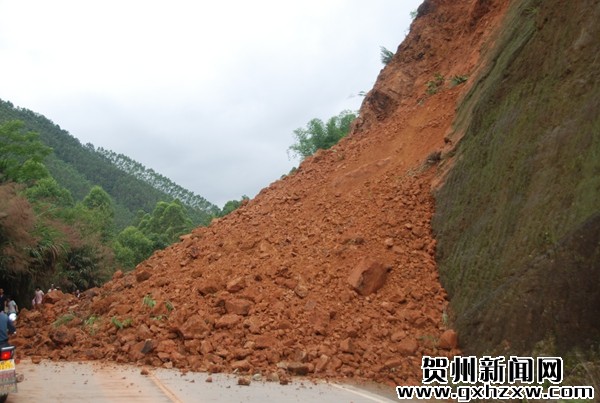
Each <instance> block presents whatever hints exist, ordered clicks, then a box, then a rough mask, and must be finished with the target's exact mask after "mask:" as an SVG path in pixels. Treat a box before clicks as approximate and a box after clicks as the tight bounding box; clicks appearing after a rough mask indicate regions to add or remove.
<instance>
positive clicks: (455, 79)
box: [450, 76, 469, 87]
mask: <svg viewBox="0 0 600 403" xmlns="http://www.w3.org/2000/svg"><path fill="white" fill-rule="evenodd" d="M468 79H469V76H452V78H450V86H452V87H456V86H457V85H460V84H463V83H465V82H467V80H468Z"/></svg>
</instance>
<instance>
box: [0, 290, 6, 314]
mask: <svg viewBox="0 0 600 403" xmlns="http://www.w3.org/2000/svg"><path fill="white" fill-rule="evenodd" d="M4 308H6V295H5V294H4V290H3V289H2V288H0V311H2V312H4V311H5V309H4Z"/></svg>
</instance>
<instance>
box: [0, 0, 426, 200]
mask: <svg viewBox="0 0 600 403" xmlns="http://www.w3.org/2000/svg"><path fill="white" fill-rule="evenodd" d="M421 1H422V0H371V1H364V0H347V1H342V0H314V1H313V0H302V1H284V0H274V1H263V0H254V1H237V0H230V1H225V0H221V1H216V0H215V1H210V2H208V1H200V0H197V1H193V0H170V1H153V0H144V1H138V0H119V1H115V0H102V1H96V0H87V1H82V0H71V1H65V0H10V1H7V0H0V66H1V73H0V98H1V99H3V100H5V101H11V102H12V103H13V104H15V105H16V106H20V107H23V108H27V109H31V110H33V111H35V112H38V113H41V114H43V115H45V116H46V117H47V118H49V119H50V120H52V121H53V122H54V123H56V124H58V125H59V126H60V127H61V128H63V129H65V130H67V131H68V132H69V133H70V134H71V135H73V136H74V137H76V138H78V139H79V140H80V141H81V142H82V143H83V144H86V143H92V144H93V145H94V146H96V147H103V148H106V149H110V150H113V151H115V152H117V153H121V154H125V155H127V156H129V157H131V158H133V159H134V160H136V161H139V162H141V163H142V164H144V165H145V166H146V167H148V168H152V169H154V170H155V171H157V172H159V173H160V174H162V175H164V176H166V177H168V178H170V179H171V180H173V181H174V182H176V183H177V184H179V185H181V186H183V187H185V188H187V189H189V190H191V191H193V192H194V193H196V194H199V195H201V196H203V197H205V198H206V199H207V200H208V201H210V202H212V203H215V204H217V205H218V206H220V207H222V206H223V204H224V203H225V202H226V201H228V200H232V199H239V198H240V197H241V196H242V195H247V196H249V197H254V196H255V195H256V194H257V193H258V192H259V191H260V190H261V189H262V188H264V187H266V186H268V185H269V184H270V183H271V182H273V181H275V180H276V179H278V178H279V177H280V176H281V175H282V174H285V173H288V172H289V170H290V169H291V168H292V167H293V166H297V165H298V161H297V160H294V159H292V160H290V159H289V157H288V154H287V149H288V147H289V146H290V145H291V144H292V143H293V142H294V137H293V134H292V133H293V131H294V129H296V128H298V127H304V126H305V125H306V123H307V122H308V121H309V120H311V119H312V118H320V119H322V120H326V119H328V118H329V117H331V116H335V115H337V114H338V113H339V112H341V111H342V110H344V109H351V110H358V108H359V107H360V103H361V101H362V99H363V98H362V97H361V96H359V95H358V94H359V93H360V92H361V91H365V92H366V91H368V90H370V89H371V88H372V86H373V84H374V82H375V80H376V78H377V75H378V74H379V71H380V70H381V68H382V67H383V65H382V63H381V60H380V46H385V47H386V48H388V49H390V50H392V51H396V49H397V47H398V45H399V44H400V43H401V42H402V40H403V39H404V36H405V35H406V33H407V32H408V28H409V25H410V21H411V18H410V13H411V11H414V10H416V9H417V7H418V5H419V4H420V3H421Z"/></svg>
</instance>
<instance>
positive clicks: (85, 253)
mask: <svg viewBox="0 0 600 403" xmlns="http://www.w3.org/2000/svg"><path fill="white" fill-rule="evenodd" d="M108 253H109V252H108V251H107V250H106V248H105V247H102V246H101V245H99V244H98V243H96V244H91V243H90V244H83V245H81V246H78V247H72V248H71V249H70V250H69V251H68V253H67V254H66V259H65V262H64V264H63V265H62V267H61V272H60V274H61V278H62V281H63V283H66V285H68V288H70V289H79V290H85V289H88V288H92V287H98V286H101V285H102V284H104V283H105V282H106V281H107V280H108V279H109V278H110V276H111V274H112V270H111V269H110V267H107V263H108V261H109V259H107V258H106V257H105V256H104V255H105V254H108Z"/></svg>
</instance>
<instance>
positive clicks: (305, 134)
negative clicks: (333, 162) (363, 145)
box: [288, 111, 356, 159]
mask: <svg viewBox="0 0 600 403" xmlns="http://www.w3.org/2000/svg"><path fill="white" fill-rule="evenodd" d="M354 119H356V115H355V114H354V113H352V112H350V111H342V112H341V113H340V114H339V115H338V116H334V117H332V118H330V119H329V120H328V121H327V123H323V121H322V120H320V119H312V120H311V121H310V122H308V123H307V125H306V128H298V129H296V130H294V136H295V138H296V143H294V144H292V145H291V146H290V147H289V149H288V151H290V152H291V153H292V154H293V155H294V156H296V157H300V158H301V159H305V158H306V157H309V156H311V155H313V154H314V153H315V152H316V151H317V150H319V149H328V148H331V147H332V146H334V145H335V144H337V143H338V142H339V141H340V140H341V139H342V138H343V137H345V136H346V135H347V134H348V132H349V131H350V125H351V124H352V122H353V121H354Z"/></svg>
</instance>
